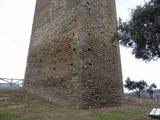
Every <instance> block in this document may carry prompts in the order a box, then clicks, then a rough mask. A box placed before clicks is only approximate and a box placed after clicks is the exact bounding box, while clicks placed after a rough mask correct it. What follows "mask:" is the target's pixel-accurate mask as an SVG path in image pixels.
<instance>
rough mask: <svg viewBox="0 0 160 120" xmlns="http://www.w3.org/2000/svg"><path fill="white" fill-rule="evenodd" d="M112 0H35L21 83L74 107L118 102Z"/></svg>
mask: <svg viewBox="0 0 160 120" xmlns="http://www.w3.org/2000/svg"><path fill="white" fill-rule="evenodd" d="M115 33H116V9H115V0H37V3H36V9H35V16H34V21H33V28H32V35H31V41H30V47H29V53H28V60H27V67H26V73H25V81H24V88H25V89H26V90H28V91H29V92H31V93H33V94H36V95H38V96H41V97H44V98H46V99H48V100H49V101H51V102H54V103H56V104H60V105H63V106H69V107H74V108H79V109H85V108H97V107H105V106H106V107H108V106H115V105H120V104H121V103H122V99H123V85H122V73H121V62H120V51H119V46H118V43H117V41H116V40H113V38H114V34H115Z"/></svg>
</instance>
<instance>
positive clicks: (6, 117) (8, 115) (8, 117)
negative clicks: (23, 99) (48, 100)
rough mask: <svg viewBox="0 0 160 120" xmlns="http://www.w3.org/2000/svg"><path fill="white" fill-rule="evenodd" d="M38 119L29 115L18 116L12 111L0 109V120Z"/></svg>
mask: <svg viewBox="0 0 160 120" xmlns="http://www.w3.org/2000/svg"><path fill="white" fill-rule="evenodd" d="M35 119H36V120H38V119H37V118H33V117H31V116H19V115H17V114H16V113H15V112H13V111H1V112H0V120H35Z"/></svg>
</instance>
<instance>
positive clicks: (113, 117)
mask: <svg viewBox="0 0 160 120" xmlns="http://www.w3.org/2000/svg"><path fill="white" fill-rule="evenodd" d="M93 115H94V116H95V117H97V119H98V120H124V119H125V117H133V116H138V115H141V113H139V112H135V111H134V112H133V111H126V110H112V111H111V112H109V113H108V114H102V113H98V112H96V113H94V114H93Z"/></svg>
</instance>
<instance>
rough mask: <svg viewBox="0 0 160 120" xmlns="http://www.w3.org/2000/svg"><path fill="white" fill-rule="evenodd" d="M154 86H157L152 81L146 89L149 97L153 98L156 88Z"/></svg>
mask: <svg viewBox="0 0 160 120" xmlns="http://www.w3.org/2000/svg"><path fill="white" fill-rule="evenodd" d="M156 88H157V86H156V84H155V83H153V84H151V85H150V86H149V88H148V89H147V93H148V94H149V96H150V98H151V99H153V94H154V89H156Z"/></svg>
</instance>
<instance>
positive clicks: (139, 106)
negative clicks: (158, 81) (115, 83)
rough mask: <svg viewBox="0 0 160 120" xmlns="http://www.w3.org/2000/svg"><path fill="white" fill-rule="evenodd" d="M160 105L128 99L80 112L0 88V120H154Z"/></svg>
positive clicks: (158, 103) (155, 102)
mask: <svg viewBox="0 0 160 120" xmlns="http://www.w3.org/2000/svg"><path fill="white" fill-rule="evenodd" d="M153 107H160V102H158V101H153V100H146V99H137V98H127V99H126V102H125V104H124V105H123V106H119V107H110V108H98V109H87V110H77V109H71V108H65V107H62V106H58V105H55V104H53V103H50V102H48V101H47V100H45V99H42V98H40V97H38V96H34V95H32V94H29V93H27V92H26V91H25V90H23V89H20V88H18V89H15V88H0V120H153V119H152V118H150V117H149V116H148V114H149V112H150V111H151V109H152V108H153Z"/></svg>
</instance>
